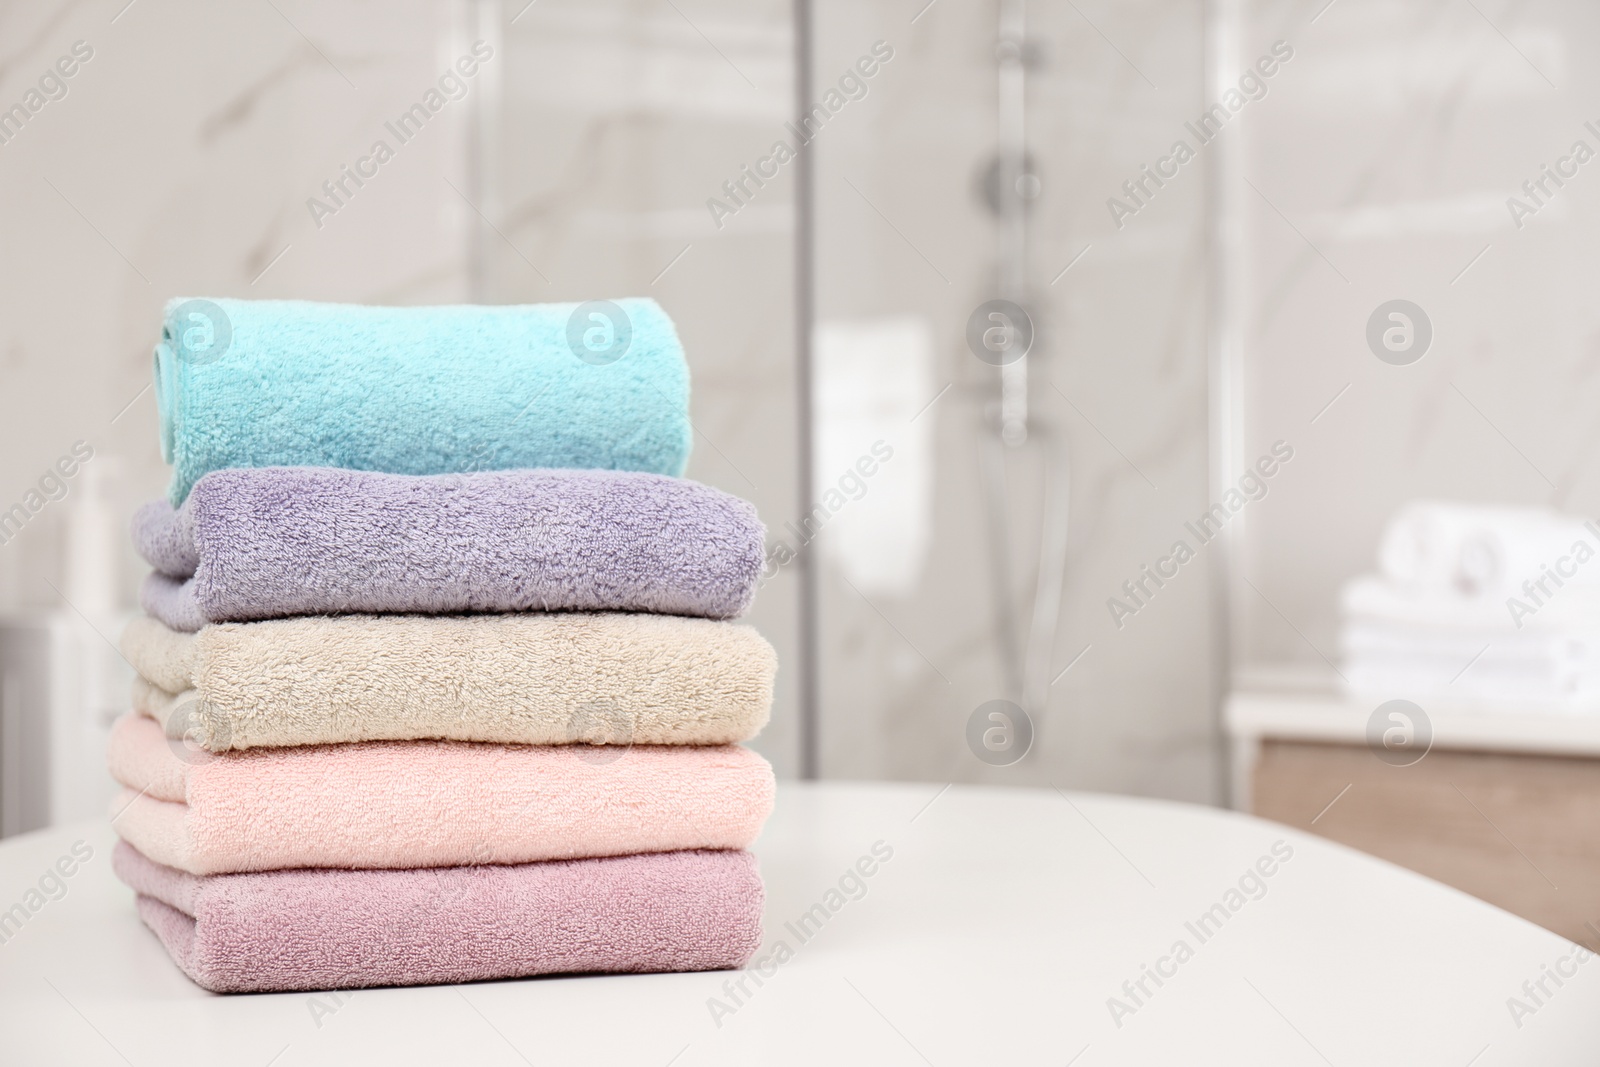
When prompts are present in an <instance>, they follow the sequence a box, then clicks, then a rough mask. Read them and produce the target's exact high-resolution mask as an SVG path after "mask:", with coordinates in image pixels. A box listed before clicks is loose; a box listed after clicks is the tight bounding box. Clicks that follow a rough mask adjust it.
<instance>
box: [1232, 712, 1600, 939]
mask: <svg viewBox="0 0 1600 1067" xmlns="http://www.w3.org/2000/svg"><path fill="white" fill-rule="evenodd" d="M1368 714H1370V711H1369V710H1368V709H1364V708H1360V707H1357V706H1353V705H1348V704H1346V703H1344V702H1343V701H1341V700H1339V699H1337V698H1324V699H1321V700H1314V699H1308V698H1304V697H1295V698H1290V699H1284V698H1273V697H1268V696H1260V695H1254V694H1252V695H1240V694H1236V695H1235V696H1234V697H1233V698H1232V700H1231V701H1230V707H1229V729H1230V733H1231V735H1232V737H1233V739H1234V764H1235V766H1234V773H1235V779H1234V781H1235V793H1236V797H1235V801H1236V806H1239V807H1241V808H1243V809H1244V810H1248V811H1250V812H1252V813H1253V814H1256V815H1259V816H1261V817H1262V818H1267V819H1273V820H1275V821H1278V822H1282V823H1285V824H1287V825H1290V826H1295V827H1298V828H1300V829H1304V830H1309V831H1311V832H1313V833H1317V834H1320V835H1322V836H1323V837H1326V838H1329V839H1330V840H1333V841H1338V842H1340V843H1341V844H1345V845H1348V846H1350V847H1351V848H1355V849H1359V850H1361V851H1363V852H1367V853H1370V854H1372V855H1374V856H1378V857H1381V858H1383V859H1386V860H1389V861H1390V862H1392V863H1395V864H1397V865H1399V866H1402V867H1407V868H1409V869H1411V870H1414V871H1417V872H1418V873H1420V874H1424V875H1427V876H1428V877H1430V878H1434V879H1436V880H1438V881H1440V882H1443V883H1445V884H1446V885H1451V886H1454V887H1456V888H1457V889H1460V890H1462V891H1464V892H1466V893H1470V894H1472V895H1473V896H1476V897H1479V898H1481V899H1483V900H1486V901H1488V902H1489V903H1491V904H1495V905H1497V906H1499V907H1501V908H1504V909H1505V910H1507V911H1509V912H1512V913H1513V914H1516V915H1520V916H1522V917H1524V918H1526V919H1529V920H1530V921H1532V922H1535V923H1537V924H1539V925H1540V926H1543V927H1545V928H1547V929H1549V930H1552V931H1554V932H1555V933H1558V934H1560V935H1561V936H1563V937H1566V938H1569V939H1571V940H1573V941H1577V942H1579V943H1582V944H1586V945H1588V946H1589V947H1591V948H1594V949H1596V950H1600V716H1596V717H1593V718H1590V717H1587V716H1577V715H1571V716H1548V715H1546V716H1534V715H1519V714H1515V713H1509V712H1508V713H1506V714H1503V715H1493V714H1490V713H1488V712H1483V711H1474V712H1451V711H1442V712H1436V713H1435V714H1434V715H1433V716H1432V721H1431V724H1430V725H1431V728H1432V730H1433V732H1434V739H1433V747H1432V748H1431V749H1429V750H1428V752H1427V754H1426V755H1425V756H1423V757H1422V758H1421V759H1420V760H1418V761H1417V762H1416V763H1414V764H1412V765H1410V766H1405V767H1397V766H1392V765H1390V764H1389V763H1385V762H1384V761H1383V760H1380V759H1379V758H1378V757H1377V756H1376V755H1375V754H1374V753H1373V752H1372V751H1371V750H1370V749H1369V748H1368V747H1367V744H1366V742H1365V728H1366V719H1367V716H1368Z"/></svg>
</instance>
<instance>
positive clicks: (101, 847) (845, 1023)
mask: <svg viewBox="0 0 1600 1067" xmlns="http://www.w3.org/2000/svg"><path fill="white" fill-rule="evenodd" d="M78 839H83V840H85V841H86V842H87V843H88V844H89V845H91V846H92V847H93V848H94V856H93V858H92V859H90V860H89V861H88V862H87V863H86V864H85V865H84V866H83V868H82V869H81V870H79V871H78V872H77V873H76V874H75V875H74V876H73V877H72V878H71V879H70V880H69V881H68V883H67V885H68V891H67V893H66V895H65V896H64V897H61V899H58V900H50V901H48V902H46V903H45V904H44V905H43V906H42V907H40V908H39V909H38V910H37V912H36V913H35V914H34V915H33V916H32V918H31V919H29V920H28V922H27V923H26V925H25V926H23V928H22V929H21V930H20V931H19V932H17V933H16V934H15V935H14V936H12V937H11V938H10V939H9V940H8V941H7V942H6V943H4V944H0V1063H5V1064H7V1065H10V1064H19V1065H21V1064H36V1063H38V1064H43V1063H50V1064H56V1063H71V1064H85V1065H96V1064H108V1065H110V1064H123V1063H126V1064H133V1065H137V1067H146V1065H149V1067H180V1065H185V1064H206V1065H208V1067H209V1065H215V1064H229V1065H234V1064H238V1065H247V1067H265V1065H267V1064H272V1065H274V1067H299V1065H305V1064H328V1065H338V1067H352V1065H356V1064H367V1063H384V1064H394V1063H417V1064H428V1065H429V1067H436V1065H439V1064H447V1063H448V1064H455V1063H483V1064H507V1065H514V1064H519V1063H524V1062H527V1063H538V1064H545V1063H563V1064H564V1063H579V1062H585V1063H627V1064H643V1065H646V1067H667V1065H668V1064H673V1065H675V1067H695V1065H699V1064H712V1063H728V1064H734V1063H737V1064H742V1065H748V1064H786V1063H795V1064H808V1065H813V1064H819V1063H884V1064H907V1065H910V1064H923V1063H927V1064H933V1065H937V1067H946V1065H955V1064H970V1063H994V1064H1027V1063H1040V1064H1045V1063H1049V1064H1069V1063H1070V1064H1075V1065H1077V1067H1098V1065H1102V1064H1162V1065H1165V1064H1179V1063H1182V1064H1203V1063H1217V1064H1222V1063H1227V1064H1237V1063H1251V1064H1256V1063H1271V1064H1274V1065H1279V1064H1287V1065H1293V1064H1337V1065H1340V1067H1343V1065H1347V1064H1348V1065H1358V1064H1359V1065H1368V1064H1391V1063H1392V1064H1406V1065H1408V1067H1409V1065H1417V1064H1442V1065H1451V1067H1465V1065H1467V1064H1472V1065H1473V1067H1490V1065H1495V1064H1540V1065H1554V1064H1565V1063H1573V1064H1577V1063H1594V1062H1595V1061H1596V1058H1597V1053H1596V1050H1600V1011H1597V1010H1596V1009H1597V1007H1600V962H1595V960H1594V959H1590V960H1588V961H1587V962H1586V963H1585V964H1583V965H1575V964H1573V963H1571V962H1566V963H1561V961H1563V960H1564V959H1566V958H1568V956H1569V953H1571V952H1572V951H1573V948H1572V946H1571V945H1570V944H1569V943H1567V942H1564V941H1562V940H1561V939H1560V938H1558V937H1556V936H1555V935H1554V934H1551V933H1549V932H1547V931H1545V930H1542V929H1539V928H1537V927H1535V926H1533V925H1531V924H1529V923H1527V922H1525V921H1523V920H1521V919H1518V918H1516V917H1514V916H1512V915H1509V914H1507V913H1505V912H1503V911H1500V910H1498V909H1496V908H1494V907H1491V906H1490V905H1488V904H1484V903H1482V902H1480V901H1478V900H1475V899H1473V898H1471V897H1468V896H1465V895H1463V894H1461V893H1459V892H1456V891H1455V890H1452V889H1449V888H1446V887H1444V886H1442V885H1439V884H1438V883H1435V882H1432V881H1429V880H1428V879H1425V878H1422V877H1420V876H1418V875H1414V874H1411V873H1409V872H1406V871H1403V870H1400V869H1399V868H1396V867H1392V866H1390V865H1388V864H1386V863H1383V862H1380V861H1378V860H1375V859H1371V858H1369V857H1366V856H1363V855H1360V854H1359V853H1355V852H1352V851H1350V850H1348V849H1345V848H1342V847H1340V846H1338V845H1334V844H1332V843H1329V842H1326V841H1322V840H1320V839H1318V838H1314V837H1310V836H1307V835H1304V834H1300V833H1297V832H1295V831H1293V830H1290V829H1288V828H1285V827H1281V826H1278V825H1276V824H1272V823H1267V822H1262V821H1260V820H1256V819H1252V818H1250V817H1247V816H1242V815H1237V814H1233V813H1228V812H1221V811H1216V810H1212V809H1207V808H1199V807H1192V806H1186V805H1178V804H1169V803H1163V802H1158V801H1146V800H1134V799H1127V798H1116V797H1107V796H1100V795H1094V794H1070V793H1069V794H1061V793H1057V792H1054V791H1049V790H1020V789H1019V790H1008V789H996V788H975V787H964V786H955V787H951V788H949V789H948V790H945V791H943V792H941V786H939V785H937V784H933V785H843V784H828V785H822V786H805V785H800V784H795V783H788V782H785V783H781V784H780V786H779V790H778V806H777V811H776V813H775V814H774V815H773V817H772V821H771V823H770V824H769V825H768V828H767V830H766V833H765V834H764V835H763V837H762V840H761V842H760V844H759V846H758V849H757V851H758V852H759V853H760V856H761V861H762V868H763V872H764V874H765V877H766V880H767V887H768V901H767V913H766V925H767V946H768V948H772V949H775V946H776V944H777V942H778V941H779V940H780V939H781V940H783V941H785V942H787V943H788V945H789V947H790V948H791V949H792V950H793V953H792V957H791V958H789V959H788V960H787V962H785V963H783V964H782V965H781V966H778V967H777V968H776V972H775V973H774V974H772V976H771V977H769V978H766V979H764V981H763V984H762V985H761V987H760V988H757V987H756V986H755V983H754V982H753V981H752V980H749V979H746V983H745V984H746V989H747V990H748V991H749V993H750V995H749V996H748V997H747V998H741V1000H742V1003H740V1004H738V1005H735V1004H734V1002H733V1000H732V998H730V997H729V996H728V995H727V994H726V993H725V992H724V984H725V983H727V982H729V981H730V979H737V978H739V977H740V975H739V974H738V973H737V972H719V973H712V974H678V975H642V976H614V977H587V978H557V979H533V980H526V981H513V982H491V983H482V984H477V985H470V986H435V987H426V988H414V989H385V990H366V991H360V992H356V993H353V994H345V995H343V996H339V997H335V996H330V995H319V996H314V995H311V994H306V993H293V994H281V995H257V996H232V997H222V996H214V995H212V994H208V993H205V992H203V991H201V990H200V989H198V988H196V987H195V986H193V985H191V984H190V983H189V982H188V980H187V979H185V978H184V977H183V976H182V975H181V974H180V973H179V972H178V971H177V969H176V968H175V967H174V966H173V965H172V963H171V962H170V961H169V960H168V958H167V956H166V953H165V952H164V951H163V950H162V948H161V947H160V945H159V944H158V943H157V942H156V939H155V937H154V936H153V935H152V934H150V933H149V932H148V931H147V930H145V929H144V927H143V926H141V925H140V923H139V920H138V918H137V917H136V915H135V914H134V910H133V901H132V895H131V893H130V892H129V891H128V890H126V889H124V888H123V887H122V886H120V885H119V884H118V883H117V882H116V881H115V880H114V879H113V877H112V875H111V870H110V863H109V849H110V843H111V838H110V832H109V829H108V828H107V827H105V826H104V825H102V824H93V825H90V824H85V825H80V826H75V827H68V828H65V829H58V830H51V831H45V832H41V833H36V834H29V835H25V836H23V837H19V838H14V839H11V840H9V841H6V842H5V843H3V844H0V910H3V909H6V908H9V907H10V906H11V905H12V904H13V903H16V902H18V901H21V900H23V898H24V894H25V893H26V892H27V891H28V889H29V888H30V887H33V886H35V885H36V884H37V883H38V880H39V877H40V875H41V874H43V873H44V871H45V870H46V869H47V868H48V867H49V866H50V865H51V864H53V863H54V862H55V860H56V859H57V857H59V856H60V855H62V854H63V853H64V852H66V850H67V849H68V848H69V847H70V845H71V844H72V843H73V842H74V841H75V840H78ZM878 841H882V842H884V843H885V845H887V846H888V847H890V848H892V849H893V857H892V859H890V860H889V861H888V862H886V863H884V864H882V866H881V867H880V868H879V869H878V870H877V872H876V873H875V874H874V875H873V876H872V877H871V878H870V879H868V880H867V881H866V894H865V896H863V897H861V898H860V899H857V900H853V901H848V902H844V903H842V906H839V907H838V908H837V910H836V911H835V912H834V913H833V914H832V916H831V917H830V918H828V919H827V921H826V922H825V923H824V924H823V926H822V928H821V929H820V931H818V932H815V933H814V934H813V936H811V937H810V939H809V940H808V941H806V942H804V943H801V942H800V941H799V940H798V939H797V938H796V937H794V936H793V934H792V933H791V932H790V931H788V930H787V929H786V928H785V923H789V922H793V921H795V920H796V919H797V918H798V917H799V916H800V915H801V914H802V913H804V912H806V911H807V910H808V909H810V908H811V907H812V906H813V905H814V904H816V903H818V902H825V901H826V897H825V894H826V893H827V891H828V890H829V889H830V888H831V887H833V886H835V885H836V884H837V883H838V880H839V878H840V875H841V874H843V873H844V872H845V870H846V869H847V868H849V867H851V866H852V865H853V864H855V862H856V861H857V859H858V858H859V857H861V856H863V855H866V854H868V853H869V852H870V850H871V848H872V846H873V844H874V843H875V842H878ZM1275 842H1283V844H1280V845H1278V848H1279V851H1280V853H1282V852H1283V851H1284V850H1285V849H1286V848H1287V849H1292V856H1291V857H1290V858H1289V859H1288V860H1286V861H1283V862H1280V863H1269V864H1264V866H1266V867H1269V868H1270V869H1271V870H1272V872H1273V873H1272V874H1271V876H1270V877H1267V878H1265V879H1261V881H1260V884H1261V885H1262V886H1264V891H1260V893H1259V898H1258V899H1249V898H1247V897H1246V896H1244V895H1243V894H1240V895H1239V896H1238V897H1237V898H1229V897H1228V895H1227V891H1228V890H1229V889H1230V888H1231V887H1235V886H1236V885H1237V884H1238V883H1239V880H1240V877H1241V875H1243V874H1244V872H1246V871H1247V870H1248V869H1250V868H1252V866H1253V865H1255V864H1256V863H1257V861H1258V859H1260V858H1261V857H1263V856H1271V854H1272V848H1273V845H1274V843H1275ZM880 850H881V846H880ZM1246 888H1247V889H1249V890H1251V891H1252V892H1257V890H1256V883H1254V882H1251V881H1249V880H1248V879H1247V881H1246ZM840 899H842V898H835V900H840ZM1219 903H1220V904H1222V905H1223V906H1224V910H1226V908H1227V907H1228V905H1230V904H1236V905H1237V910H1235V911H1232V912H1230V913H1229V914H1228V916H1227V918H1226V919H1225V921H1220V923H1219V925H1220V928H1211V929H1210V932H1209V935H1208V936H1207V937H1206V938H1205V939H1204V940H1203V941H1202V940H1201V939H1200V938H1199V937H1198V936H1197V935H1196V933H1195V931H1193V930H1191V929H1190V928H1189V927H1188V926H1186V923H1194V922H1196V921H1197V920H1198V919H1199V917H1200V916H1201V914H1202V913H1204V912H1206V911H1207V909H1209V908H1211V907H1212V906H1213V905H1215V904H1219ZM1180 940H1182V941H1184V942H1185V943H1186V944H1187V945H1188V947H1189V949H1190V950H1191V952H1190V954H1189V955H1187V956H1185V958H1184V959H1183V960H1182V961H1181V962H1179V961H1178V960H1177V958H1176V957H1168V956H1167V954H1168V953H1169V951H1170V950H1171V949H1172V948H1173V946H1174V944H1175V942H1178V941H1180ZM766 951H767V949H764V950H763V952H764V953H765V952H766ZM1163 957H1166V962H1161V963H1160V966H1161V967H1162V969H1163V970H1165V971H1166V972H1167V974H1168V977H1166V978H1164V979H1162V984H1161V985H1160V986H1159V987H1158V986H1157V985H1156V984H1155V983H1154V981H1153V980H1152V979H1150V978H1148V977H1146V978H1145V991H1146V992H1145V993H1144V994H1140V996H1139V1002H1138V1003H1137V1004H1136V1002H1135V1001H1134V1000H1133V999H1132V998H1130V997H1129V996H1128V995H1127V993H1125V992H1124V989H1123V983H1124V982H1125V981H1131V982H1137V981H1138V980H1139V979H1140V978H1141V975H1142V967H1143V965H1146V964H1151V965H1155V964H1157V963H1158V962H1160V961H1161V960H1162V959H1163ZM1558 963H1561V966H1562V968H1563V969H1565V970H1568V971H1572V970H1574V969H1575V970H1576V976H1575V977H1571V978H1566V979H1564V985H1562V986H1561V987H1559V988H1558V987H1556V986H1555V985H1554V983H1553V982H1551V981H1550V980H1549V979H1545V981H1546V990H1547V992H1548V993H1549V995H1548V996H1541V997H1540V1001H1541V1002H1540V1003H1538V1004H1537V1005H1535V1004H1534V1002H1532V1001H1528V1004H1529V1006H1530V1007H1532V1009H1533V1010H1532V1012H1531V1013H1528V1014H1523V1015H1522V1017H1521V1018H1520V1019H1514V1018H1513V1016H1512V1013H1511V1010H1510V1008H1509V1007H1508V1005H1507V1000H1508V998H1510V997H1523V998H1526V994H1525V993H1524V991H1523V989H1522V986H1523V983H1524V982H1525V981H1528V980H1535V981H1537V980H1538V979H1539V978H1540V977H1541V974H1542V973H1543V970H1542V969H1543V968H1545V967H1555V966H1557V964H1558ZM1113 996H1118V997H1122V998H1123V1001H1124V1003H1125V1004H1126V1005H1128V1006H1129V1007H1134V1008H1135V1010H1134V1011H1132V1012H1131V1013H1126V1012H1124V1013H1122V1014H1121V1017H1120V1019H1116V1020H1114V1019H1113V1014H1112V1011H1111V1008H1110V1007H1109V1005H1108V1000H1109V998H1111V997H1113ZM712 997H719V998H722V999H723V1001H724V1002H725V1003H727V1004H728V1005H729V1006H730V1007H733V1008H734V1010H733V1011H732V1013H731V1014H725V1015H723V1016H722V1017H721V1018H720V1019H716V1020H714V1019H713V1016H712V1012H711V1010H710V1008H709V1007H708V999H709V998H712ZM1119 1022H1120V1026H1119V1025H1118V1023H1119ZM1519 1022H1520V1026H1519V1025H1518V1023H1519ZM719 1024H720V1025H719Z"/></svg>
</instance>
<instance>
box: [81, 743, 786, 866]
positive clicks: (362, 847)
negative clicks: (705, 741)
mask: <svg viewBox="0 0 1600 1067" xmlns="http://www.w3.org/2000/svg"><path fill="white" fill-rule="evenodd" d="M107 757H108V762H109V763H110V765H111V774H112V777H114V778H116V780H117V781H119V782H121V783H122V784H123V785H124V786H126V787H127V788H126V789H124V790H122V792H121V794H120V795H119V796H118V797H117V798H116V799H115V800H113V801H112V803H111V811H112V812H113V818H112V824H113V825H114V826H115V827H116V830H117V833H118V834H120V835H121V836H122V838H123V839H124V840H126V841H128V842H129V843H130V844H132V845H133V846H134V847H135V848H137V849H138V850H139V851H140V852H143V853H144V854H145V855H146V856H149V857H150V858H151V859H153V860H155V861H156V862H157V863H162V864H165V865H167V866H168V867H177V868H179V869H181V870H185V871H188V872H189V873H191V874H225V873H229V872H233V871H271V870H277V869H279V868H283V867H383V868H402V867H455V866H459V865H461V864H468V863H532V862H536V861H538V860H553V859H583V858H587V857H591V856H625V855H628V854H630V853H634V852H674V851H677V850H679V849H699V848H712V849H737V848H748V847H749V846H750V844H751V843H752V842H753V841H755V839H756V835H757V834H759V833H760V832H761V826H762V824H763V823H764V822H766V819H767V816H768V814H770V813H771V811H772V797H773V789H774V783H773V778H772V768H771V767H770V766H769V765H768V764H767V761H766V760H764V759H762V758H761V757H760V756H758V755H757V754H756V753H754V752H752V751H750V750H749V749H747V748H741V747H739V746H738V745H671V746H669V745H634V746H632V747H631V748H629V747H624V746H609V745H599V746H592V745H550V746H544V745H486V744H473V743H471V742H466V741H364V742H359V743H356V744H348V745H308V746H304V747H300V748H252V749H249V750H247V751H244V752H224V753H220V754H215V753H210V752H206V751H203V750H200V749H194V748H190V747H188V746H186V745H185V744H184V743H183V742H181V741H172V742H169V741H168V740H167V737H166V735H165V734H164V733H163V731H162V729H161V727H160V726H159V725H158V724H157V723H155V722H154V721H153V720H151V719H147V718H145V717H144V716H142V715H124V716H123V717H122V718H120V719H118V720H117V722H116V723H115V724H114V725H113V726H112V728H111V740H110V744H109V746H108V750H107Z"/></svg>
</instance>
